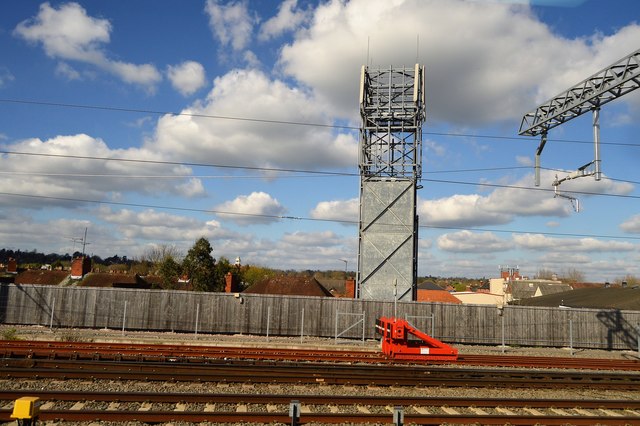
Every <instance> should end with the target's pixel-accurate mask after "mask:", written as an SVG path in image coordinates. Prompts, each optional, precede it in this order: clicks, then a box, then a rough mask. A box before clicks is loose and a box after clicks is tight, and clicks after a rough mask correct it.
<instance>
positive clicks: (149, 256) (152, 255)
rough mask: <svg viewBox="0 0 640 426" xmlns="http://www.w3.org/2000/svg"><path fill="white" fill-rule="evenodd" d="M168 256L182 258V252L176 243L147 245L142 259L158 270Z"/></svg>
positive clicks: (174, 258)
mask: <svg viewBox="0 0 640 426" xmlns="http://www.w3.org/2000/svg"><path fill="white" fill-rule="evenodd" d="M168 257H171V258H173V260H174V261H176V260H177V259H181V258H182V253H181V252H180V250H179V249H178V248H177V247H176V246H174V245H168V244H154V245H152V246H150V247H147V249H146V250H145V251H144V252H143V253H142V255H141V256H140V261H141V262H149V263H151V264H152V265H153V266H154V267H155V268H156V269H157V270H158V269H159V268H160V266H161V265H162V263H163V262H164V261H165V260H166V259H167V258H168Z"/></svg>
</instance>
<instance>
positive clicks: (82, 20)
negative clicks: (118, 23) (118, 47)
mask: <svg viewBox="0 0 640 426" xmlns="http://www.w3.org/2000/svg"><path fill="white" fill-rule="evenodd" d="M111 30H112V26H111V23H110V22H109V21H108V20H106V19H100V18H93V17H91V16H88V15H87V12H86V10H85V9H84V8H83V7H82V6H81V5H79V4H78V3H66V4H62V5H60V7H59V8H57V9H56V8H55V7H51V5H50V4H49V3H43V4H41V5H40V10H39V12H38V14H37V15H36V16H35V17H33V18H31V19H27V20H25V21H22V22H20V23H19V24H18V25H17V26H16V28H15V30H14V32H13V33H14V35H16V36H19V37H22V38H23V39H25V40H27V41H28V42H30V43H35V44H37V43H40V44H42V47H43V48H44V51H45V53H46V54H47V55H48V56H50V57H52V58H56V59H62V60H65V61H77V62H82V63H87V64H92V65H94V66H96V67H98V68H100V69H102V70H104V71H107V72H110V73H112V74H114V75H116V76H118V77H120V78H121V79H122V80H123V81H125V82H127V83H134V84H139V85H142V86H144V87H146V88H147V89H148V90H153V88H154V85H155V84H156V83H158V82H159V81H160V80H161V79H162V76H161V75H160V73H159V72H158V71H157V70H156V68H155V67H154V66H153V65H150V64H143V65H135V64H131V63H126V62H121V61H116V60H111V59H109V58H108V57H107V55H106V53H105V51H104V50H103V47H102V46H103V45H104V44H106V43H109V41H110V34H111ZM59 67H60V66H59ZM63 68H64V66H63ZM66 71H69V69H68V68H67V69H66ZM58 72H64V69H63V70H61V69H60V68H58ZM67 75H68V74H67Z"/></svg>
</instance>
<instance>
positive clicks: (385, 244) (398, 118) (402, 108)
mask: <svg viewBox="0 0 640 426" xmlns="http://www.w3.org/2000/svg"><path fill="white" fill-rule="evenodd" d="M424 98H425V95H424V67H422V66H420V65H418V64H416V65H415V66H414V67H412V68H408V67H407V68H404V67H403V68H393V67H390V68H386V69H382V68H379V69H370V68H369V67H366V66H363V67H362V72H361V78H360V116H361V118H362V125H361V127H360V158H359V167H360V220H359V234H358V237H359V242H358V282H357V295H356V297H358V298H361V299H378V300H407V301H409V300H415V296H416V280H417V274H418V266H417V264H418V216H417V213H416V199H417V188H418V185H417V183H418V180H419V179H420V178H421V177H422V123H423V121H424V118H425V108H424Z"/></svg>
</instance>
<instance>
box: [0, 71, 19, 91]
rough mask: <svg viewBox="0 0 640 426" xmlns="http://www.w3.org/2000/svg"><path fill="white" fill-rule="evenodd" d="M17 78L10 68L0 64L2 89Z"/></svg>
mask: <svg viewBox="0 0 640 426" xmlns="http://www.w3.org/2000/svg"><path fill="white" fill-rule="evenodd" d="M15 79H16V78H15V77H14V76H13V74H11V71H9V68H7V67H1V66H0V89H2V88H3V87H6V86H7V85H8V84H9V83H11V82H12V81H13V80H15Z"/></svg>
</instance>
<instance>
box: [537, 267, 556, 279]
mask: <svg viewBox="0 0 640 426" xmlns="http://www.w3.org/2000/svg"><path fill="white" fill-rule="evenodd" d="M555 275H556V274H555V273H554V272H553V271H552V270H550V269H544V268H543V269H538V272H537V273H536V278H537V279H539V280H552V279H553V277H554V276H555Z"/></svg>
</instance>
